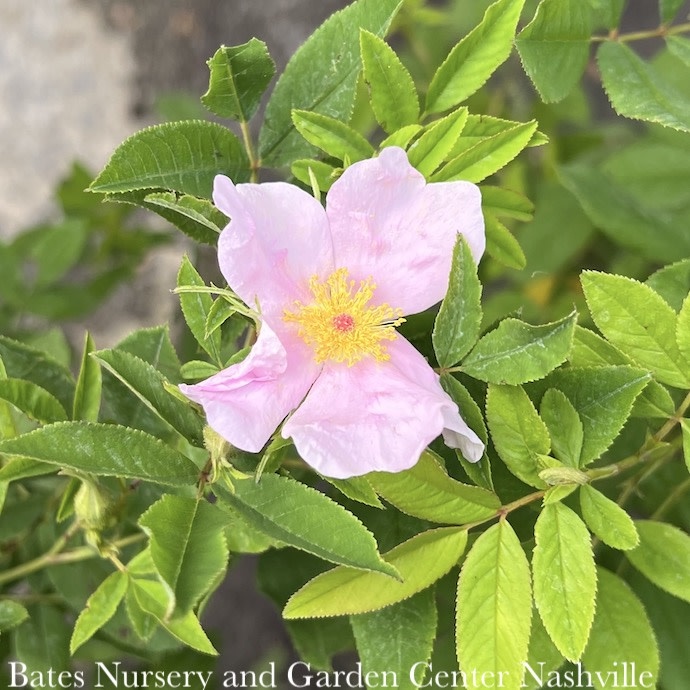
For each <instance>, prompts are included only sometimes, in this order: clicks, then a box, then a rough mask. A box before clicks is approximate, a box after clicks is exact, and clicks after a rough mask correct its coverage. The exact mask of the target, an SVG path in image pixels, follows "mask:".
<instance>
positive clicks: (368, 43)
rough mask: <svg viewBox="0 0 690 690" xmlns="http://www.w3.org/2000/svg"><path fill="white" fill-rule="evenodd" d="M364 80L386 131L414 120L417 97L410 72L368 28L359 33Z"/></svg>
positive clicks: (378, 119)
mask: <svg viewBox="0 0 690 690" xmlns="http://www.w3.org/2000/svg"><path fill="white" fill-rule="evenodd" d="M359 44H360V50H361V54H362V68H363V70H364V81H365V82H366V83H367V84H368V85H369V91H370V94H369V99H370V101H371V109H372V110H373V111H374V115H375V116H376V120H377V122H378V123H379V124H380V125H381V127H383V130H384V131H385V132H387V133H388V134H392V133H393V132H395V131H397V130H398V129H401V128H402V127H405V126H407V125H413V124H416V123H417V120H418V119H419V98H418V97H417V91H416V89H415V87H414V82H413V81H412V77H411V76H410V73H409V72H408V71H407V69H405V66H404V65H403V64H402V62H400V59H399V58H398V56H397V55H396V54H395V51H394V50H393V49H392V48H391V47H390V46H389V45H388V44H387V43H386V42H385V41H383V40H382V39H380V38H379V37H378V36H376V35H375V34H372V33H371V32H369V31H366V30H362V31H360V34H359Z"/></svg>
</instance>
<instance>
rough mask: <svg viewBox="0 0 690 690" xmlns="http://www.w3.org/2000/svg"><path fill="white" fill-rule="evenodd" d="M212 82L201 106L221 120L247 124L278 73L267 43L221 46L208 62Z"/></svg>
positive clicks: (255, 40) (252, 40)
mask: <svg viewBox="0 0 690 690" xmlns="http://www.w3.org/2000/svg"><path fill="white" fill-rule="evenodd" d="M207 64H208V68H209V70H210V80H209V85H208V91H207V92H206V93H205V94H204V95H203V96H202V97H201V102H202V103H203V104H204V105H205V106H206V107H207V108H208V109H209V110H210V111H211V112H212V113H215V114H216V115H218V116H219V117H229V118H231V119H233V120H239V121H240V122H247V121H249V119H250V118H251V117H252V115H253V114H254V113H255V112H256V109H257V108H258V107H259V101H260V100H261V96H262V95H263V93H264V91H265V90H266V87H267V86H268V85H269V83H270V81H271V79H273V75H274V74H275V71H276V66H275V63H274V62H273V60H272V59H271V56H270V55H269V54H268V48H267V47H266V44H265V43H264V42H263V41H259V40H258V39H256V38H252V39H251V40H250V41H248V42H247V43H243V44H242V45H239V46H232V47H227V46H221V47H220V48H218V50H217V51H216V52H215V54H214V56H213V57H212V58H211V59H210V60H209V61H208V63H207Z"/></svg>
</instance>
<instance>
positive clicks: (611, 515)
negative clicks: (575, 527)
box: [580, 485, 640, 551]
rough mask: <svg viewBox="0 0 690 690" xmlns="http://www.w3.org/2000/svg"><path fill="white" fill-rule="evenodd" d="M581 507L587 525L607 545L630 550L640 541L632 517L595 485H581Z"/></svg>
mask: <svg viewBox="0 0 690 690" xmlns="http://www.w3.org/2000/svg"><path fill="white" fill-rule="evenodd" d="M580 508H581V509H582V517H583V518H584V521H585V522H586V523H587V527H589V529H591V530H592V532H594V534H596V535H597V537H599V539H601V541H603V542H604V544H606V545H607V546H610V547H611V548H613V549H621V550H623V551H629V550H630V549H634V548H635V547H636V546H637V545H638V544H639V543H640V538H639V536H638V534H637V530H636V529H635V523H634V522H633V521H632V518H631V517H630V516H629V515H628V514H627V513H626V512H625V510H623V508H621V507H620V506H619V505H618V504H617V503H615V502H614V501H612V500H611V499H610V498H607V497H606V496H604V494H602V493H601V492H600V491H597V490H596V489H595V488H594V487H592V486H589V485H585V486H582V487H580Z"/></svg>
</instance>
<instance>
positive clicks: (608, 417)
mask: <svg viewBox="0 0 690 690" xmlns="http://www.w3.org/2000/svg"><path fill="white" fill-rule="evenodd" d="M648 382H649V374H647V373H646V372H644V371H641V370H640V369H634V368H633V367H626V366H621V367H593V368H583V369H579V368H574V367H573V368H569V369H559V370H558V371H555V372H554V373H553V374H551V375H550V376H549V378H548V379H547V380H546V383H547V384H548V385H549V386H551V387H553V388H557V389H558V390H560V391H561V392H562V393H564V394H565V395H566V397H567V398H568V400H570V402H571V403H572V405H573V407H574V408H575V410H576V411H577V413H578V415H579V416H580V421H581V422H582V427H583V431H584V441H583V443H582V453H581V455H580V467H583V466H584V465H586V464H588V463H589V462H591V461H592V460H595V459H596V458H598V457H600V456H601V455H602V453H603V452H604V451H605V450H606V449H607V448H608V447H609V446H610V445H611V443H612V442H613V441H614V439H615V438H616V437H617V436H618V434H619V433H620V430H621V429H622V428H623V425H624V424H625V421H626V420H627V419H628V417H629V416H630V410H631V409H632V406H633V403H634V402H635V399H636V398H637V396H638V395H639V394H640V391H641V390H642V389H643V388H644V387H645V386H646V385H647V383H648Z"/></svg>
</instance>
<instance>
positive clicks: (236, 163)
mask: <svg viewBox="0 0 690 690" xmlns="http://www.w3.org/2000/svg"><path fill="white" fill-rule="evenodd" d="M219 173H223V174H225V175H227V176H228V177H230V178H231V179H232V180H233V181H234V182H246V181H247V180H248V179H249V161H248V160H247V154H246V153H245V152H244V148H243V147H242V144H241V143H240V141H239V139H238V138H237V137H236V136H235V135H234V134H233V133H232V132H231V131H230V130H229V129H226V128H225V127H222V126H221V125H219V124H216V123H215V122H204V121H202V120H192V121H183V122H169V123H165V124H162V125H155V126H153V127H147V128H146V129H142V130H141V131H139V132H137V133H136V134H133V135H132V136H131V137H129V138H128V139H126V140H125V141H124V142H123V143H122V144H120V146H118V148H117V149H116V150H115V152H114V153H113V155H112V157H111V158H110V160H109V161H108V163H107V164H106V166H105V168H103V170H102V171H101V172H100V174H99V175H98V177H96V179H95V180H94V181H93V182H92V183H91V186H90V187H89V190H90V191H92V192H105V193H111V192H131V191H134V190H137V189H167V190H171V191H175V192H181V193H183V194H191V195H193V196H199V197H203V198H207V199H208V198H210V197H211V190H212V187H213V178H214V177H215V176H216V175H217V174H219Z"/></svg>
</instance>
